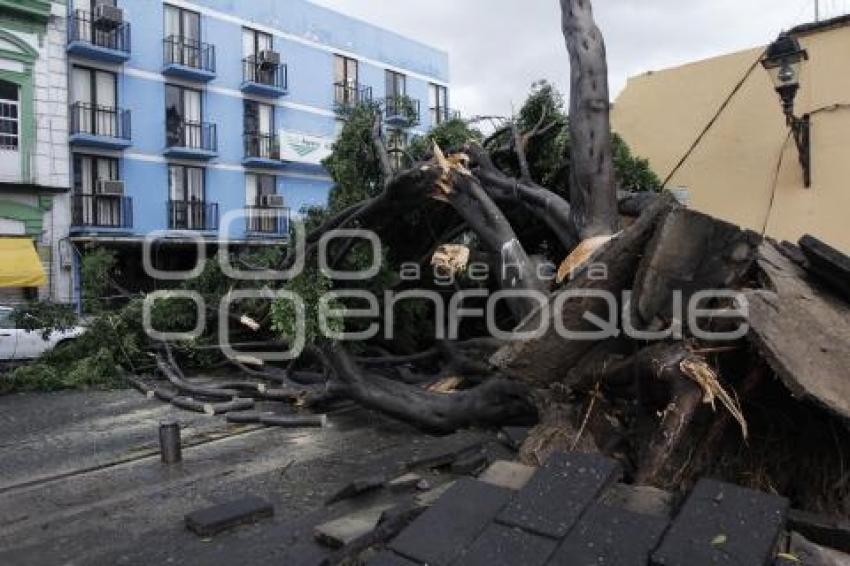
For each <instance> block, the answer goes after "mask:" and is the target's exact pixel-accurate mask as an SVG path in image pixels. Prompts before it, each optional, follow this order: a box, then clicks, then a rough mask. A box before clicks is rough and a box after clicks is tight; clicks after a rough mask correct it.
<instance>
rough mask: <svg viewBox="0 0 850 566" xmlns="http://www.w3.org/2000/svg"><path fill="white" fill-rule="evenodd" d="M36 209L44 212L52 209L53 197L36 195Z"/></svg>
mask: <svg viewBox="0 0 850 566" xmlns="http://www.w3.org/2000/svg"><path fill="white" fill-rule="evenodd" d="M38 208H40V209H41V210H43V211H44V212H47V211H48V210H50V209H51V208H53V197H52V196H51V195H38Z"/></svg>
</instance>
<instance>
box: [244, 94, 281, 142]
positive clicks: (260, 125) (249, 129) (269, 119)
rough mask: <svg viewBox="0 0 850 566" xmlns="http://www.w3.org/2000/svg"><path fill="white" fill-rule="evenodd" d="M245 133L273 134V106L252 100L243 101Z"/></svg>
mask: <svg viewBox="0 0 850 566" xmlns="http://www.w3.org/2000/svg"><path fill="white" fill-rule="evenodd" d="M245 133H248V134H263V135H271V134H273V133H274V106H272V105H271V104H263V103H262V102H256V101H253V100H246V101H245Z"/></svg>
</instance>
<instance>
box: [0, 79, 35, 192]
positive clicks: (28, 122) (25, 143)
mask: <svg viewBox="0 0 850 566" xmlns="http://www.w3.org/2000/svg"><path fill="white" fill-rule="evenodd" d="M0 79H2V80H6V81H9V82H12V83H15V84H17V85H18V86H19V87H20V89H21V92H20V101H19V105H18V109H19V110H20V122H19V125H20V129H19V130H18V140H19V142H20V150H21V151H20V153H21V179H22V180H23V181H28V180H29V179H31V173H32V171H30V165H31V163H30V160H29V159H28V157H29V156H31V155H33V144H34V142H35V118H34V115H33V114H34V108H33V104H34V103H33V84H32V83H33V79H32V65H26V72H24V73H16V72H15V71H4V70H0Z"/></svg>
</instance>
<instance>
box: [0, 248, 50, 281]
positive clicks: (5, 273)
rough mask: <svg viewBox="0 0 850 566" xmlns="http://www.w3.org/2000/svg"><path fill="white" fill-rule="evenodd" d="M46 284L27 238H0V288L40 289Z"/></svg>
mask: <svg viewBox="0 0 850 566" xmlns="http://www.w3.org/2000/svg"><path fill="white" fill-rule="evenodd" d="M46 283H47V277H46V276H45V275H44V268H43V267H42V266H41V260H39V259H38V254H37V253H35V246H34V245H33V242H32V240H31V239H29V238H0V287H41V286H42V285H45V284H46Z"/></svg>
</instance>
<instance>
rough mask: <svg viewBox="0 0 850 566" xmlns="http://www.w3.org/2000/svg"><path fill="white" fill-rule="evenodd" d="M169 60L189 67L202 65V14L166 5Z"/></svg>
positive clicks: (167, 53)
mask: <svg viewBox="0 0 850 566" xmlns="http://www.w3.org/2000/svg"><path fill="white" fill-rule="evenodd" d="M164 27H165V39H166V55H167V56H168V58H167V61H168V62H171V63H179V64H181V65H186V66H187V67H195V68H200V67H201V15H200V14H199V13H197V12H192V11H190V10H185V9H183V8H177V7H176V6H169V5H168V4H166V5H165V26H164Z"/></svg>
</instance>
